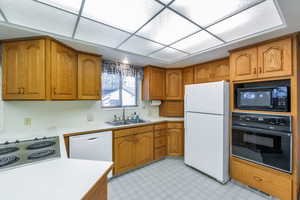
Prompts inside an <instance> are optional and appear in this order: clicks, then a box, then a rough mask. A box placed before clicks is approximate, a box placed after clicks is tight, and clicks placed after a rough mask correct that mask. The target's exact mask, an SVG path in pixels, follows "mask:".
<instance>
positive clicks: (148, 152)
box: [135, 132, 153, 166]
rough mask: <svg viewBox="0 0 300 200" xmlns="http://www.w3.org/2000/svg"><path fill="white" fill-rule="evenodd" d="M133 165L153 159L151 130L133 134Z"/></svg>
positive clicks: (139, 164) (142, 163)
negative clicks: (134, 142)
mask: <svg viewBox="0 0 300 200" xmlns="http://www.w3.org/2000/svg"><path fill="white" fill-rule="evenodd" d="M135 139H136V144H135V148H136V149H135V166H141V165H144V164H146V163H148V162H151V161H152V160H153V132H148V133H142V134H138V135H136V136H135Z"/></svg>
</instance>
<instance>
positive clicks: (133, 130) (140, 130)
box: [114, 126, 153, 138]
mask: <svg viewBox="0 0 300 200" xmlns="http://www.w3.org/2000/svg"><path fill="white" fill-rule="evenodd" d="M152 131H153V126H142V127H136V128H127V129H121V130H117V131H114V137H115V138H117V137H123V136H127V135H135V134H137V133H145V132H152Z"/></svg>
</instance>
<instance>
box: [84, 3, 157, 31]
mask: <svg viewBox="0 0 300 200" xmlns="http://www.w3.org/2000/svg"><path fill="white" fill-rule="evenodd" d="M162 8H163V6H162V5H161V4H159V3H158V2H156V1H153V0H151V1H149V0H127V1H124V0H109V1H105V3H103V1H99V0H86V1H85V5H84V8H83V13H82V15H83V16H85V17H88V18H91V19H94V20H97V21H100V22H102V23H104V24H108V25H110V26H113V27H116V28H119V29H122V30H125V31H128V32H135V31H137V30H138V29H139V28H140V27H141V26H142V25H143V24H145V23H146V22H147V21H148V20H149V19H150V18H151V17H153V16H154V15H155V14H156V13H157V12H158V11H159V10H160V9H162Z"/></svg>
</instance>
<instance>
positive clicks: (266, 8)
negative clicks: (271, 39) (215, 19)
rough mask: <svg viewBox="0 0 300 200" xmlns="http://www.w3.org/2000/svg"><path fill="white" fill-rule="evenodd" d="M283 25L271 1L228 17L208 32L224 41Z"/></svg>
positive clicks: (268, 0)
mask: <svg viewBox="0 0 300 200" xmlns="http://www.w3.org/2000/svg"><path fill="white" fill-rule="evenodd" d="M280 25H283V22H282V20H281V18H280V15H279V13H278V11H277V8H276V6H275V4H274V2H273V0H267V1H265V2H263V3H261V4H259V5H257V6H255V7H252V8H250V9H248V10H246V11H244V12H242V13H240V14H237V15H235V16H233V17H230V18H228V19H226V20H224V21H222V22H220V23H218V24H216V25H214V26H211V27H210V28H209V29H208V30H209V31H210V32H212V33H214V34H216V35H218V36H219V37H221V38H222V39H224V40H226V41H232V40H235V39H240V38H243V37H246V36H249V35H251V34H256V33H259V32H262V31H266V30H268V29H271V28H274V27H278V26H280Z"/></svg>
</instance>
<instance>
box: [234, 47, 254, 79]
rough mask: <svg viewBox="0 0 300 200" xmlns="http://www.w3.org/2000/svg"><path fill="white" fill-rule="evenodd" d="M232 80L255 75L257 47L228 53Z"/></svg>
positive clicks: (249, 77) (252, 77)
mask: <svg viewBox="0 0 300 200" xmlns="http://www.w3.org/2000/svg"><path fill="white" fill-rule="evenodd" d="M230 69H231V73H230V74H231V79H232V80H236V81H239V80H249V79H255V78H256V77H257V48H251V49H245V50H241V51H237V52H233V53H232V54H231V55H230Z"/></svg>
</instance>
